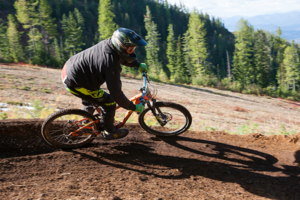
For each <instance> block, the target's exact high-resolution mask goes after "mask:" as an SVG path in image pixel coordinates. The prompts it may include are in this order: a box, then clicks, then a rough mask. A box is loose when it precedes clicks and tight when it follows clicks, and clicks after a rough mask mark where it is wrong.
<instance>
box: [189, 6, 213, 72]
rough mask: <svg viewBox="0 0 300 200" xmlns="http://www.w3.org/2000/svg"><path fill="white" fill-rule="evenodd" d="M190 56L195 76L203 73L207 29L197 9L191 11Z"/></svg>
mask: <svg viewBox="0 0 300 200" xmlns="http://www.w3.org/2000/svg"><path fill="white" fill-rule="evenodd" d="M188 31H189V43H188V44H189V49H190V58H191V61H192V62H191V63H192V66H193V70H192V75H193V77H195V76H197V75H200V74H203V73H204V71H205V66H206V58H207V56H208V55H207V48H206V38H205V35H206V31H205V28H204V23H203V22H202V20H201V19H200V17H199V15H198V13H197V11H196V9H194V11H193V12H192V13H191V16H190V18H189V24H188Z"/></svg>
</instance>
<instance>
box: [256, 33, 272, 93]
mask: <svg viewBox="0 0 300 200" xmlns="http://www.w3.org/2000/svg"><path fill="white" fill-rule="evenodd" d="M254 37H255V40H254V41H255V43H254V66H255V70H254V76H255V77H254V80H255V83H256V84H258V85H259V86H261V87H263V88H265V87H267V86H268V84H269V74H270V73H269V69H270V58H269V54H270V52H269V47H268V43H269V41H268V40H267V37H266V34H265V32H264V31H263V30H257V31H256V32H255V36H254Z"/></svg>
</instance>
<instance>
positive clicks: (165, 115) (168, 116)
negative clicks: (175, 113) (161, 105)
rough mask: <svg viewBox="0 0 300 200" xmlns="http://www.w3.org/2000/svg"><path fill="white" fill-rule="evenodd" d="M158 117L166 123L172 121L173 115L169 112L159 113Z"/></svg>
mask: <svg viewBox="0 0 300 200" xmlns="http://www.w3.org/2000/svg"><path fill="white" fill-rule="evenodd" d="M158 117H159V118H160V119H161V120H163V121H164V122H169V121H171V120H172V115H171V114H170V113H167V112H163V113H159V114H158Z"/></svg>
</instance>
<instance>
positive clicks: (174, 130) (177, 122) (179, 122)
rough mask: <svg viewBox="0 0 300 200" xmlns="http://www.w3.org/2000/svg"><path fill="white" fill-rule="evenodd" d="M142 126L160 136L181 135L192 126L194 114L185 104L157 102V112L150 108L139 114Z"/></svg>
mask: <svg viewBox="0 0 300 200" xmlns="http://www.w3.org/2000/svg"><path fill="white" fill-rule="evenodd" d="M139 123H140V126H141V127H142V128H143V129H144V130H145V131H147V132H149V133H151V134H154V135H158V136H174V135H179V134H181V133H183V132H185V131H186V130H188V128H189V127H190V126H191V124H192V116H191V114H190V112H189V111H188V110H187V109H186V108H185V107H183V106H181V105H179V104H175V103H169V102H157V103H156V104H155V114H154V113H153V112H152V110H151V109H150V108H147V109H145V110H144V111H143V112H142V113H141V114H140V116H139Z"/></svg>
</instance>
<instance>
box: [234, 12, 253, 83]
mask: <svg viewBox="0 0 300 200" xmlns="http://www.w3.org/2000/svg"><path fill="white" fill-rule="evenodd" d="M253 32H254V30H253V27H252V26H250V25H249V23H248V21H246V20H244V19H243V18H242V19H241V20H240V21H239V22H238V31H237V32H236V34H235V35H236V41H235V48H236V50H235V52H234V57H233V70H232V72H233V76H234V79H235V80H236V81H238V82H240V84H241V85H242V87H245V86H246V85H249V84H251V83H253V81H254V66H253Z"/></svg>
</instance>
